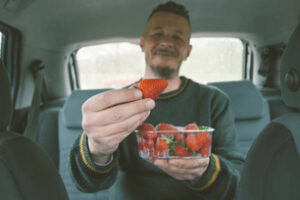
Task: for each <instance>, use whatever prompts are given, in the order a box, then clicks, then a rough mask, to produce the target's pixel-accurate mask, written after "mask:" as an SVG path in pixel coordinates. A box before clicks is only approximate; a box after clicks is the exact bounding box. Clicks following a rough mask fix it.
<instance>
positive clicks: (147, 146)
mask: <svg viewBox="0 0 300 200" xmlns="http://www.w3.org/2000/svg"><path fill="white" fill-rule="evenodd" d="M153 147H154V141H153V140H142V141H141V142H140V143H139V149H140V150H141V151H143V152H150V151H151V150H152V149H153Z"/></svg>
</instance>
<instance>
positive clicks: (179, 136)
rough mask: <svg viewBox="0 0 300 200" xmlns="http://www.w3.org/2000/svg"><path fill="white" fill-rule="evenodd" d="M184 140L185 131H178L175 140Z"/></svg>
mask: <svg viewBox="0 0 300 200" xmlns="http://www.w3.org/2000/svg"><path fill="white" fill-rule="evenodd" d="M183 140H184V134H183V133H177V134H176V135H175V141H178V142H180V141H183Z"/></svg>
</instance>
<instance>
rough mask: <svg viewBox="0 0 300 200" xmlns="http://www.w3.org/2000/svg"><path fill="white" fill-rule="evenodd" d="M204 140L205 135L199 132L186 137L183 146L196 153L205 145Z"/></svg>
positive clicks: (205, 138)
mask: <svg viewBox="0 0 300 200" xmlns="http://www.w3.org/2000/svg"><path fill="white" fill-rule="evenodd" d="M206 140H207V135H206V134H204V133H203V132H200V133H197V134H190V135H188V136H187V137H186V139H185V144H186V146H187V147H188V148H189V149H190V150H191V151H198V150H199V149H201V147H202V146H203V145H204V144H205V143H206Z"/></svg>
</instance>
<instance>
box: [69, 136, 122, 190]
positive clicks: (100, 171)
mask: <svg viewBox="0 0 300 200" xmlns="http://www.w3.org/2000/svg"><path fill="white" fill-rule="evenodd" d="M69 171H70V172H71V177H72V178H73V180H74V182H75V184H76V186H77V188H78V189H79V190H81V191H83V192H96V191H99V190H104V189H107V188H109V187H110V186H111V185H112V184H113V183H114V182H115V180H116V177H117V172H118V166H117V153H114V155H113V160H112V162H110V163H109V164H108V165H105V166H100V165H97V164H95V163H94V162H93V161H92V159H91V155H90V152H89V149H88V143H87V136H86V134H85V133H82V135H81V136H79V137H78V138H77V140H76V141H75V143H74V145H73V147H72V149H71V153H70V170H69Z"/></svg>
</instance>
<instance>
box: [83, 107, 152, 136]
mask: <svg viewBox="0 0 300 200" xmlns="http://www.w3.org/2000/svg"><path fill="white" fill-rule="evenodd" d="M149 114H150V111H145V112H142V113H139V114H137V115H133V116H132V117H130V118H128V119H126V120H123V121H121V122H118V123H114V124H109V125H106V126H93V128H92V129H89V128H87V130H86V129H85V131H86V132H88V133H91V135H92V136H91V137H93V139H94V140H98V139H97V138H104V137H108V136H112V135H116V134H120V133H126V134H127V135H129V134H130V133H131V132H133V130H134V129H136V127H137V126H138V125H140V124H141V123H142V122H143V121H144V120H145V119H146V118H147V117H148V116H149Z"/></svg>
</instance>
